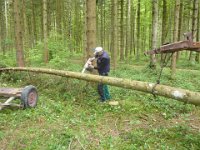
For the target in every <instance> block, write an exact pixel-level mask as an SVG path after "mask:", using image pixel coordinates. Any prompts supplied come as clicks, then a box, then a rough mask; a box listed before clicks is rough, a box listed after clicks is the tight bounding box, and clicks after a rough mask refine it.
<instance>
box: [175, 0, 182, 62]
mask: <svg viewBox="0 0 200 150" xmlns="http://www.w3.org/2000/svg"><path fill="white" fill-rule="evenodd" d="M179 11H180V12H179V25H178V41H180V40H181V31H182V21H183V15H182V14H183V13H182V12H183V2H182V1H180V10H179ZM180 53H181V52H177V55H176V60H177V61H178V60H179V57H180Z"/></svg>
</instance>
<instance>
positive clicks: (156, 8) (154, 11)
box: [150, 0, 158, 68]
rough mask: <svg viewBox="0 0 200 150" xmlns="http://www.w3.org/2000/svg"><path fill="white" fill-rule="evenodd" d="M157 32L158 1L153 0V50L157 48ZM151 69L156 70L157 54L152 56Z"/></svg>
mask: <svg viewBox="0 0 200 150" xmlns="http://www.w3.org/2000/svg"><path fill="white" fill-rule="evenodd" d="M157 30H158V0H152V44H151V45H152V49H155V48H156V47H157V45H156V44H157ZM150 67H151V68H156V57H155V54H153V55H150Z"/></svg>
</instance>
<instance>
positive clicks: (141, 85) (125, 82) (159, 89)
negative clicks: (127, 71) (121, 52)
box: [0, 67, 200, 105]
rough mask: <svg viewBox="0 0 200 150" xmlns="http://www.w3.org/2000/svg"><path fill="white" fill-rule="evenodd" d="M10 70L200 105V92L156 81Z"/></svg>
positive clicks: (50, 71) (26, 69)
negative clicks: (124, 89)
mask: <svg viewBox="0 0 200 150" xmlns="http://www.w3.org/2000/svg"><path fill="white" fill-rule="evenodd" d="M9 70H12V71H28V72H36V73H45V74H51V75H57V76H62V77H69V78H75V79H79V80H85V81H93V82H100V83H104V84H109V85H113V86H117V87H122V88H126V89H132V90H137V91H141V92H146V93H152V91H154V93H155V94H156V95H159V96H164V97H167V98H172V99H175V100H179V101H181V102H184V103H190V104H194V105H200V93H199V92H193V91H189V90H186V89H181V88H175V87H171V86H166V85H161V84H158V85H156V86H155V83H148V82H142V81H135V80H129V79H123V78H115V77H104V76H98V75H92V74H85V73H79V72H71V71H63V70H55V69H46V68H24V67H14V68H1V69H0V71H1V72H2V71H9ZM153 89H154V90H153Z"/></svg>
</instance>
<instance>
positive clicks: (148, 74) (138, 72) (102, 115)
mask: <svg viewBox="0 0 200 150" xmlns="http://www.w3.org/2000/svg"><path fill="white" fill-rule="evenodd" d="M137 65H139V67H135V66H136V65H131V64H127V63H121V64H120V65H119V66H118V68H117V70H116V71H111V73H110V76H113V77H120V78H128V79H132V80H139V81H146V82H155V81H156V79H157V78H158V75H159V69H157V70H154V71H152V70H149V69H148V68H147V67H146V66H145V65H143V64H141V65H140V64H137ZM198 67H199V66H197V67H191V68H189V67H182V66H180V67H179V68H181V69H178V70H177V73H176V78H175V79H171V78H170V70H169V68H165V69H164V71H163V75H162V78H161V84H165V85H169V86H173V87H179V88H184V89H188V90H191V91H196V92H200V76H199V74H200V73H199V71H196V70H197V69H198ZM64 69H65V70H71V71H80V70H81V69H82V66H81V65H80V64H79V63H76V61H74V60H73V61H70V63H69V65H68V66H66V67H65V68H64ZM187 69H190V70H193V69H196V70H195V71H188V70H187ZM28 84H32V85H35V86H36V87H37V89H38V92H39V101H38V105H37V107H36V108H35V109H26V110H22V109H18V108H6V109H4V110H2V111H1V112H0V150H9V149H17V150H20V149H47V150H55V149H57V150H62V149H63V150H64V149H65V150H66V149H69V150H70V149H71V150H76V149H77V150H80V149H83V150H88V149H91V150H93V149H100V150H101V149H102V150H103V149H111V150H122V149H123V150H124V149H127V150H128V149H131V150H132V149H163V150H166V149H176V150H177V149H178V150H179V149H180V150H184V149H185V150H187V149H194V150H196V149H199V147H200V140H199V139H200V109H199V106H194V105H190V104H185V103H182V102H179V101H176V100H172V99H167V98H164V97H156V98H154V97H153V96H152V95H151V94H146V93H142V92H137V91H133V90H127V89H122V88H118V87H113V86H109V89H110V93H111V95H112V101H118V102H119V105H117V106H112V105H109V103H108V102H106V103H99V102H98V98H99V97H98V94H97V91H96V86H94V85H93V84H88V83H87V82H85V81H79V80H76V79H68V78H63V77H56V76H50V75H38V74H34V73H29V74H27V73H10V74H1V76H0V87H24V86H26V85H28Z"/></svg>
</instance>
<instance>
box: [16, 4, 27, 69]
mask: <svg viewBox="0 0 200 150" xmlns="http://www.w3.org/2000/svg"><path fill="white" fill-rule="evenodd" d="M14 18H15V46H16V55H17V56H16V58H17V65H18V66H19V67H24V66H25V63H24V50H23V37H22V22H21V14H20V3H19V0H14Z"/></svg>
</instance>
